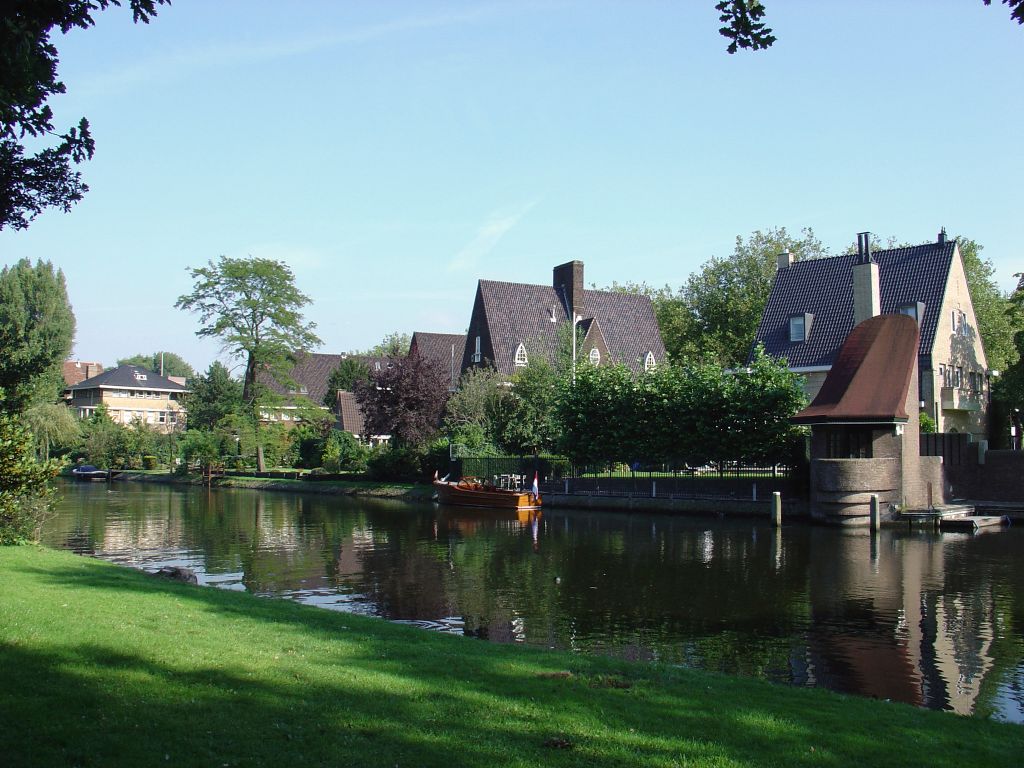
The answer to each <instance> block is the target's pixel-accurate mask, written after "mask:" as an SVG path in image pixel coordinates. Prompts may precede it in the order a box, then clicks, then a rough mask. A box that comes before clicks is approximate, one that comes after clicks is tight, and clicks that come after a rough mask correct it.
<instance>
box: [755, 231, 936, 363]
mask: <svg viewBox="0 0 1024 768" xmlns="http://www.w3.org/2000/svg"><path fill="white" fill-rule="evenodd" d="M955 250H956V241H954V240H947V241H946V242H944V243H938V242H936V243H925V244H924V245H915V246H911V247H909V248H891V249H889V250H885V251H877V252H875V253H874V254H873V256H874V259H875V261H876V262H877V263H878V274H879V283H880V287H881V294H882V306H881V312H882V314H890V313H893V312H897V311H898V310H899V308H900V307H903V306H906V305H908V304H914V303H916V302H922V303H924V317H923V318H922V320H921V343H920V347H919V355H920V364H921V366H922V368H930V367H931V357H930V356H931V352H932V346H933V344H934V342H935V329H936V327H937V325H938V321H939V311H940V310H941V308H942V299H943V296H944V295H945V290H946V282H947V280H948V279H949V270H950V265H951V264H952V260H953V254H954V253H955ZM856 260H857V256H856V254H847V255H844V256H834V257H831V258H827V259H810V260H808V261H798V262H796V263H795V264H793V265H792V266H790V267H787V268H785V269H780V270H779V271H778V272H777V273H776V275H775V283H774V285H773V286H772V292H771V296H770V297H769V298H768V304H767V306H765V310H764V315H763V316H762V318H761V324H760V326H758V329H757V336H756V338H755V340H754V345H755V346H756V345H757V344H759V343H760V344H764V348H765V351H767V352H768V354H770V355H773V356H775V357H785V358H786V359H787V360H788V361H789V366H790V367H791V368H803V367H818V366H829V365H832V362H833V360H835V356H836V354H837V353H838V351H839V348H840V346H841V345H842V343H843V340H844V339H846V337H847V336H848V335H849V333H850V331H852V330H853V265H854V263H855V262H856ZM804 313H809V314H812V315H814V320H813V322H812V323H811V333H810V337H809V338H808V340H807V341H804V342H791V341H790V340H789V318H790V317H791V316H793V315H799V314H804Z"/></svg>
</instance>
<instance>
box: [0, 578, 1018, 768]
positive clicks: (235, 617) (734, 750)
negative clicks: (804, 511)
mask: <svg viewBox="0 0 1024 768" xmlns="http://www.w3.org/2000/svg"><path fill="white" fill-rule="evenodd" d="M65 562H66V561H60V562H59V563H58V562H50V563H49V564H48V567H39V566H37V565H28V566H27V567H25V568H22V569H21V570H20V572H19V574H18V577H17V578H19V579H24V582H25V585H26V587H32V588H34V589H38V590H39V593H40V594H44V595H48V596H54V595H59V597H57V598H54V599H56V600H59V601H63V602H64V603H65V604H71V605H78V606H80V608H81V611H82V614H84V615H80V614H77V613H72V614H70V615H66V614H61V613H59V612H57V614H56V615H57V617H58V618H57V619H56V620H52V616H53V613H52V612H49V613H47V612H44V611H41V612H40V617H41V618H38V617H37V618H35V619H34V621H35V624H33V626H32V627H31V628H30V629H28V630H26V629H25V626H24V625H25V623H26V622H32V621H33V619H32V618H30V617H29V616H28V614H30V613H31V612H30V611H29V610H28V609H25V608H22V609H21V610H19V611H18V613H20V614H21V615H20V616H19V617H18V618H19V619H21V620H22V621H21V624H18V623H17V622H15V623H14V624H12V629H11V631H7V630H5V629H4V628H3V627H0V690H2V691H3V692H4V695H3V696H2V697H0V735H2V736H3V743H5V744H7V745H11V746H9V747H8V748H7V750H6V752H5V754H4V761H3V763H4V765H5V766H11V767H12V768H13V766H21V765H25V766H28V765H81V766H89V765H152V764H157V763H159V764H162V765H167V764H172V765H215V766H224V765H239V764H246V765H263V764H267V765H269V764H274V765H300V764H301V765H321V764H323V765H344V764H349V765H388V766H391V765H396V764H397V765H406V764H413V765H454V766H463V765H464V766H501V765H508V764H519V765H574V764H586V765H645V764H647V765H673V764H685V763H687V762H689V763H691V764H698V765H700V764H705V765H761V764H765V763H776V764H796V765H799V764H808V765H811V764H813V765H821V764H826V765H828V764H832V765H845V764H850V763H853V762H860V763H863V764H865V765H905V764H912V763H928V764H932V765H957V766H966V765H972V764H984V765H1000V764H1007V765H1009V764H1013V760H1015V759H1016V757H1017V756H1019V754H1020V753H1021V750H1024V729H1020V728H1014V727H1012V726H1000V725H997V724H993V723H986V722H980V721H977V720H968V719H964V718H957V717H954V716H951V715H946V714H941V713H933V712H925V711H920V710H914V709H911V708H909V707H903V706H900V705H882V704H877V703H872V702H866V701H860V700H847V699H843V698H842V697H838V696H834V695H830V694H827V693H824V692H821V691H802V690H795V689H788V688H782V687H778V686H771V685H767V684H764V683H760V682H757V681H750V680H737V679H732V678H727V677H724V676H718V675H707V674H700V673H691V672H686V671H681V670H675V669H667V668H664V667H652V666H645V665H639V664H626V663H623V662H616V661H613V660H608V659H589V658H582V657H573V656H567V655H565V654H556V653H548V652H543V651H529V650H528V651H524V650H522V649H517V648H509V647H498V646H493V645H487V644H482V643H476V642H475V641H472V640H460V639H458V638H451V637H445V636H441V635H435V634H430V633H427V632H423V631H420V630H415V629H411V628H407V627H401V626H395V625H391V624H388V623H386V622H383V621H379V620H374V619H367V618H364V617H358V616H351V615H347V614H337V613H333V612H330V611H325V610H320V609H316V608H310V607H304V606H299V605H295V604H291V603H287V602H284V601H273V600H269V599H257V598H252V597H251V596H248V595H240V594H237V593H232V592H227V591H221V590H216V589H212V588H196V587H188V586H185V585H181V584H176V583H173V582H167V581H163V580H160V579H156V578H153V577H149V576H146V575H144V574H141V573H138V572H135V571H131V570H128V569H124V568H119V567H115V566H111V565H109V564H106V563H99V562H95V561H83V565H82V566H66V565H65ZM44 587H45V589H42V588H44ZM47 599H49V598H47ZM112 603H116V609H113V610H112V609H111V607H110V606H111V604H112ZM12 604H13V603H12ZM100 607H103V608H104V611H102V612H101V611H99V610H96V609H97V608H100ZM91 609H92V610H93V615H90V610H91ZM5 610H6V611H7V613H8V614H13V613H14V612H13V611H11V610H10V608H9V605H4V598H2V597H0V616H3V615H5V614H4V611H5ZM119 610H120V611H123V612H127V614H129V616H127V617H126V618H124V619H122V623H121V624H118V623H117V621H118V620H117V618H116V617H117V616H118V615H119V613H118V611H119ZM32 616H35V614H32ZM65 616H66V618H65ZM44 619H47V620H51V622H52V625H51V626H43V625H42V622H43V620H44ZM129 620H130V621H129ZM105 622H106V623H109V625H110V626H104V623H105ZM132 622H134V623H132ZM160 622H164V625H163V627H161V626H160ZM129 625H130V626H129ZM19 626H20V627H21V628H20V629H19ZM126 626H129V628H127V629H126V628H124V627H126ZM154 627H156V628H154ZM169 635H170V636H169ZM98 638H99V639H98ZM559 670H568V671H569V672H570V674H552V673H557V672H558V671H559Z"/></svg>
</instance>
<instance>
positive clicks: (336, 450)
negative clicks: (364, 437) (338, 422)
mask: <svg viewBox="0 0 1024 768" xmlns="http://www.w3.org/2000/svg"><path fill="white" fill-rule="evenodd" d="M369 457H370V451H369V449H368V448H367V447H366V446H365V445H363V444H362V443H360V442H359V441H358V440H356V438H355V436H354V435H353V434H351V433H350V432H343V431H342V430H340V429H332V430H331V433H330V434H329V435H328V436H327V440H326V441H325V443H324V450H323V468H324V469H325V470H327V471H328V472H365V471H366V462H367V459H369Z"/></svg>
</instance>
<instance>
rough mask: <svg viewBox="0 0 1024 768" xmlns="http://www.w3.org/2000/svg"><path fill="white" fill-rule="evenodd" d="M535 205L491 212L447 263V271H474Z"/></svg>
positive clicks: (535, 202) (532, 202)
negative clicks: (468, 240)
mask: <svg viewBox="0 0 1024 768" xmlns="http://www.w3.org/2000/svg"><path fill="white" fill-rule="evenodd" d="M536 204H537V201H536V200H533V201H531V202H529V203H527V204H526V205H524V206H522V207H521V208H519V209H518V210H515V211H509V210H508V209H503V210H498V211H494V212H492V213H491V214H490V215H489V216H488V217H487V219H485V220H484V223H483V224H481V225H480V228H479V229H477V232H476V237H474V238H473V239H472V240H471V241H470V242H469V243H468V244H467V245H466V246H465V247H464V248H463V249H462V250H460V251H459V252H458V253H457V254H455V257H454V258H453V259H452V260H451V261H450V262H449V263H448V271H449V272H467V271H472V270H473V269H475V268H476V266H477V264H478V263H479V262H480V260H481V259H483V258H484V257H485V256H487V255H488V254H489V253H490V252H491V251H493V250H494V248H495V247H496V246H497V245H498V243H500V242H501V239H502V238H503V237H505V235H507V234H508V233H509V231H511V230H512V228H513V227H515V226H516V225H517V224H518V223H519V222H520V221H522V219H523V217H524V216H526V214H528V213H529V212H530V211H531V210H532V209H533V207H534V206H535V205H536Z"/></svg>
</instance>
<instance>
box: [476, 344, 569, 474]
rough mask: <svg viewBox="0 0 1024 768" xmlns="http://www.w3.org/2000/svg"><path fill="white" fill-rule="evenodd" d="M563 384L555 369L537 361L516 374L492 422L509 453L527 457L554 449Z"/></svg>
mask: <svg viewBox="0 0 1024 768" xmlns="http://www.w3.org/2000/svg"><path fill="white" fill-rule="evenodd" d="M586 367H589V366H586ZM559 380H560V378H559V376H558V374H557V373H556V372H555V369H554V368H552V367H551V366H550V365H548V364H547V363H546V362H545V361H543V360H540V359H537V360H531V361H530V363H529V365H527V366H526V367H525V368H522V369H520V370H519V371H518V372H517V373H516V375H515V376H514V377H513V379H512V386H511V387H509V388H502V390H501V393H500V397H499V399H498V400H497V401H496V403H495V410H494V414H493V416H492V422H493V424H494V429H495V437H496V440H497V442H498V444H499V445H500V446H501V447H502V448H503V449H504V450H505V451H507V452H509V453H513V454H519V455H525V454H531V453H532V454H537V453H541V452H542V451H550V450H552V449H553V448H554V446H555V443H556V441H557V439H558V433H559V425H558V421H557V413H556V407H557V405H556V404H557V400H558V384H559Z"/></svg>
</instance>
